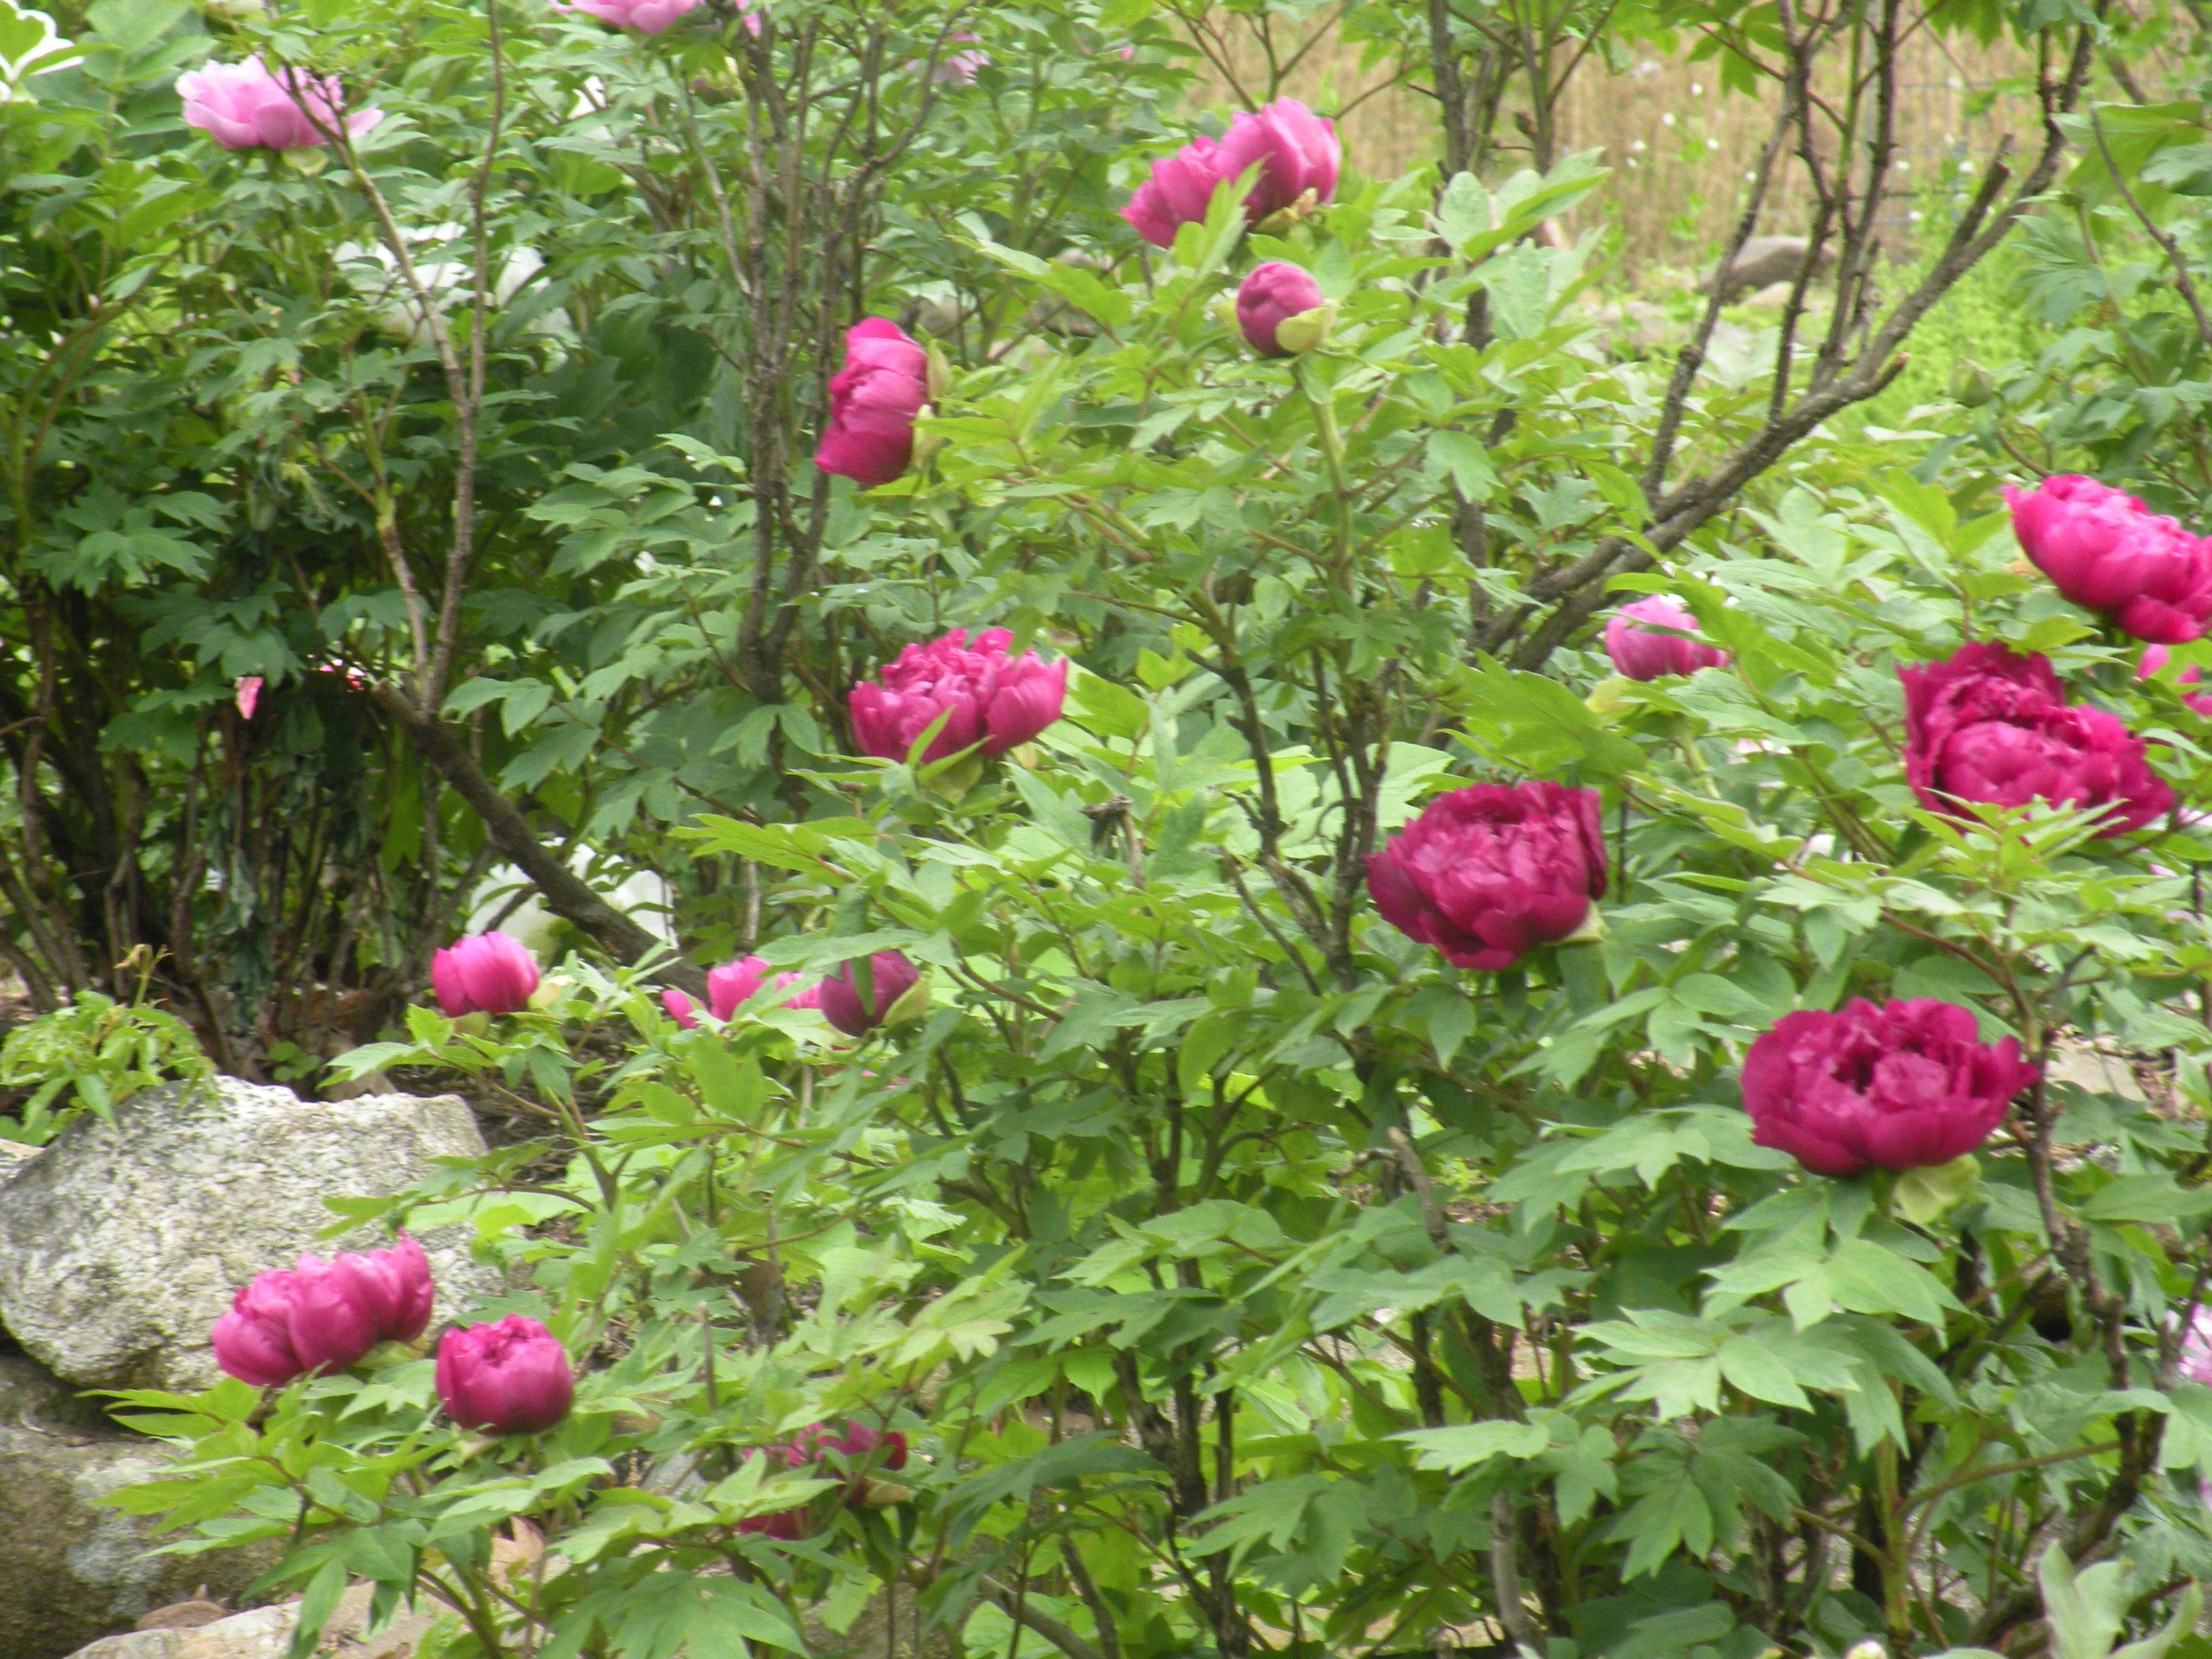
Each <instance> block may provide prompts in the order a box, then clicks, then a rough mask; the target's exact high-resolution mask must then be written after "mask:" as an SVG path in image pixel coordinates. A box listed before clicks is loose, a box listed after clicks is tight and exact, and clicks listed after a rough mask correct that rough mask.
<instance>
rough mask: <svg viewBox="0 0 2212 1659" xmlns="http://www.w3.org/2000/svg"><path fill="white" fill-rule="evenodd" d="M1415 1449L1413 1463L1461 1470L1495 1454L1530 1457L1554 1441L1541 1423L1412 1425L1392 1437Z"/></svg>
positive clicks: (1488, 1459)
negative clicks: (1442, 1426)
mask: <svg viewBox="0 0 2212 1659" xmlns="http://www.w3.org/2000/svg"><path fill="white" fill-rule="evenodd" d="M1391 1438H1392V1439H1394V1440H1402V1441H1404V1442H1406V1443H1407V1444H1408V1445H1410V1446H1412V1447H1413V1449H1414V1454H1415V1455H1414V1458H1413V1466H1414V1467H1415V1468H1423V1469H1442V1470H1443V1471H1444V1472H1445V1473H1446V1474H1459V1473H1460V1472H1461V1471H1462V1470H1465V1469H1471V1468H1474V1467H1475V1466H1476V1465H1477V1464H1479V1463H1486V1462H1489V1461H1490V1460H1491V1459H1492V1458H1493V1457H1513V1458H1528V1457H1534V1456H1535V1455H1536V1454H1537V1453H1539V1452H1541V1451H1542V1450H1543V1449H1544V1448H1545V1447H1546V1446H1547V1445H1548V1444H1550V1443H1551V1435H1550V1433H1549V1431H1547V1430H1546V1429H1545V1427H1544V1426H1543V1425H1542V1424H1541V1423H1502V1422H1492V1423H1462V1424H1456V1425H1454V1426H1452V1427H1450V1428H1447V1429H1408V1430H1407V1431H1405V1432H1403V1433H1401V1434H1395V1435H1393V1436H1392V1437H1391Z"/></svg>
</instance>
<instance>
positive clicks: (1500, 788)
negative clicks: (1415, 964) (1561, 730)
mask: <svg viewBox="0 0 2212 1659" xmlns="http://www.w3.org/2000/svg"><path fill="white" fill-rule="evenodd" d="M1367 887H1368V890H1369V891H1370V893H1372V894H1373V895H1374V897H1375V908H1376V909H1377V910H1379V911H1381V912H1382V914H1383V920H1384V921H1387V922H1389V924H1390V925H1391V926H1392V927H1395V928H1396V929H1397V930H1398V931H1399V932H1400V933H1404V934H1405V935H1407V937H1408V938H1409V939H1419V940H1420V941H1421V942H1422V943H1423V944H1424V945H1435V946H1436V947H1437V949H1438V950H1439V951H1443V954H1444V957H1445V958H1446V959H1447V960H1448V961H1450V962H1453V963H1457V964H1458V965H1459V966H1460V967H1462V968H1475V969H1483V970H1485V971H1488V972H1495V971H1497V970H1498V969H1504V968H1510V967H1511V966H1512V965H1513V964H1514V963H1516V962H1518V961H1519V960H1520V959H1521V958H1522V956H1523V955H1525V954H1526V953H1527V952H1528V951H1529V950H1530V949H1532V948H1533V947H1534V946H1535V945H1544V944H1549V943H1551V942H1553V941H1554V940H1558V939H1565V938H1566V937H1567V935H1568V934H1570V933H1573V932H1575V931H1576V930H1577V928H1579V927H1582V926H1583V923H1584V922H1585V921H1588V920H1589V914H1590V901H1591V900H1592V899H1596V898H1602V897H1603V896H1605V836H1604V832H1603V830H1602V829H1601V827H1600V825H1599V823H1598V794H1597V791H1596V790H1595V789H1570V788H1567V787H1564V786H1563V785H1560V784H1556V783H1523V784H1518V785H1515V786H1512V787H1507V786H1505V785H1503V784H1495V783H1478V784H1474V785H1472V786H1470V787H1468V788H1465V789H1455V790H1452V791H1451V792H1450V793H1448V794H1443V795H1439V796H1437V798H1436V799H1434V800H1432V801H1431V802H1430V803H1429V804H1428V805H1427V806H1426V807H1425V809H1423V811H1422V812H1421V815H1420V817H1417V818H1415V819H1414V820H1413V823H1409V824H1407V826H1406V827H1405V829H1401V831H1399V833H1398V834H1397V835H1396V836H1393V837H1392V838H1391V840H1390V842H1389V845H1388V846H1386V847H1384V848H1383V850H1382V851H1381V852H1379V853H1376V854H1371V855H1370V857H1369V859H1368V860H1367Z"/></svg>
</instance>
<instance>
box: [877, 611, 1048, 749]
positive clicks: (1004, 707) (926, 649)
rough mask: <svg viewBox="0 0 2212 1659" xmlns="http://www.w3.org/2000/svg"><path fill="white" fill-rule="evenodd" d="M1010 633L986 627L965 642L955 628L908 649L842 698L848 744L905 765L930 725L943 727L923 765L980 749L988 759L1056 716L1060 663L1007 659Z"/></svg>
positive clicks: (1032, 655)
mask: <svg viewBox="0 0 2212 1659" xmlns="http://www.w3.org/2000/svg"><path fill="white" fill-rule="evenodd" d="M1013 640H1014V636H1013V635H1012V633H1011V632H1010V631H1009V630H1007V629H1003V628H987V629H984V630H983V631H982V632H981V633H980V634H978V635H976V636H975V644H973V645H972V646H971V645H969V643H968V630H967V629H964V628H956V629H953V630H952V631H951V633H949V634H947V635H945V637H944V638H943V639H941V640H937V641H932V642H931V643H930V644H928V645H909V646H908V647H906V649H905V650H903V651H902V652H900V653H898V655H897V656H896V658H895V659H892V660H891V661H890V662H888V663H886V664H884V668H883V671H882V672H881V673H880V674H879V675H878V677H877V678H874V679H872V680H863V681H862V682H861V683H860V684H858V685H856V686H854V688H853V690H852V693H851V696H849V698H848V708H850V710H851V713H852V716H853V741H854V743H855V744H858V745H859V746H860V752H861V753H863V754H866V755H879V756H881V757H883V758H884V759H885V760H904V759H905V758H906V757H907V752H908V750H910V749H912V748H913V747H914V745H915V741H916V740H917V739H919V738H921V734H922V733H923V732H926V731H927V730H928V729H929V725H930V722H931V721H933V720H935V719H937V717H938V716H939V715H940V714H942V715H944V716H945V725H944V726H943V728H942V729H941V730H940V731H939V732H938V734H937V735H936V736H935V737H933V738H931V739H930V740H929V747H928V748H927V749H925V750H922V753H921V758H922V760H923V761H924V762H925V763H927V762H929V761H938V760H943V759H944V758H945V757H946V756H948V755H957V754H958V753H959V752H960V751H961V750H963V749H966V748H969V747H970V746H972V745H975V744H981V746H982V751H983V753H984V754H985V755H987V756H989V757H994V758H995V757H998V756H1000V755H1003V754H1005V753H1006V750H1009V749H1012V748H1013V747H1014V746H1015V745H1016V744H1024V743H1027V742H1028V741H1029V740H1030V738H1034V737H1035V736H1036V734H1037V733H1038V732H1042V731H1043V730H1044V729H1045V727H1046V726H1050V725H1051V724H1052V723H1053V722H1054V720H1058V719H1059V718H1060V708H1061V705H1062V703H1063V702H1065V701H1066V696H1067V659H1066V658H1064V657H1063V658H1062V659H1060V660H1059V661H1058V662H1054V663H1047V662H1046V661H1045V659H1043V658H1042V657H1041V656H1039V655H1038V654H1037V653H1036V652H1034V651H1030V652H1026V653H1024V654H1023V655H1021V656H1018V657H1013V656H1009V655H1008V654H1007V649H1006V648H1007V647H1009V646H1011V645H1012V643H1013Z"/></svg>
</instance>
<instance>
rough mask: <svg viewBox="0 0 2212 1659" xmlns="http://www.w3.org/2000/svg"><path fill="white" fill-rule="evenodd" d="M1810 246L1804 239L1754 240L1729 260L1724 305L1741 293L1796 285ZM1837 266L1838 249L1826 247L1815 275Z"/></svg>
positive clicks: (1816, 266) (1762, 238) (1723, 287)
mask: <svg viewBox="0 0 2212 1659" xmlns="http://www.w3.org/2000/svg"><path fill="white" fill-rule="evenodd" d="M1811 246H1812V244H1811V243H1810V242H1809V241H1808V240H1806V239H1805V238H1804V237H1802V236H1753V237H1752V238H1751V239H1750V240H1747V241H1746V242H1745V243H1744V245H1743V246H1741V247H1740V248H1738V249H1737V250H1736V254H1735V258H1733V259H1731V260H1729V267H1728V274H1727V276H1726V277H1725V278H1724V279H1723V282H1722V284H1721V300H1722V302H1723V304H1725V303H1727V302H1729V301H1733V300H1734V299H1735V297H1736V295H1739V294H1748V293H1751V292H1752V291H1753V290H1754V289H1762V288H1767V287H1770V286H1771V285H1772V284H1774V283H1796V280H1797V271H1798V268H1799V267H1800V266H1802V264H1804V263H1805V252H1806V250H1807V249H1808V248H1809V247H1811ZM1835 263H1836V255H1835V250H1834V249H1832V248H1830V247H1826V246H1823V247H1822V248H1821V250H1820V262H1819V264H1816V265H1815V266H1814V275H1815V276H1819V275H1820V274H1821V273H1822V272H1824V271H1826V270H1830V269H1831V268H1832V267H1833V266H1834V264H1835ZM1708 280H1711V279H1710V278H1708Z"/></svg>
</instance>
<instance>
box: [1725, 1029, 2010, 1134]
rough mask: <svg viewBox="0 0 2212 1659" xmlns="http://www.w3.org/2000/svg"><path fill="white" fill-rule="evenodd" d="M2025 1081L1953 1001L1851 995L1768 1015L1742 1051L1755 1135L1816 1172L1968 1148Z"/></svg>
mask: <svg viewBox="0 0 2212 1659" xmlns="http://www.w3.org/2000/svg"><path fill="white" fill-rule="evenodd" d="M2035 1078H2036V1068H2035V1067H2034V1066H2031V1065H2029V1064H2027V1062H2026V1061H2024V1060H2021V1055H2020V1042H2019V1040H2018V1039H2017V1038H2015V1037H2007V1038H2005V1039H2004V1040H2003V1041H2002V1042H1983V1041H1981V1037H1980V1033H1979V1030H1978V1027H1977V1026H1976V1024H1975V1022H1974V1016H1973V1013H1972V1011H1971V1010H1969V1009H1966V1008H1961V1007H1960V1006H1958V1005H1957V1004H1956V1003H1952V1002H1938V1001H1936V1000H1934V999H1933V998H1922V999H1920V1000H1916V1001H1911V1002H1892V1003H1888V1004H1886V1005H1885V1006H1881V1007H1879V1008H1878V1007H1876V1006H1875V1005H1874V1004H1873V1003H1871V1002H1869V1001H1867V1000H1865V999H1863V998H1860V999H1858V1000H1854V1001H1853V1002H1852V1003H1851V1004H1850V1006H1848V1007H1846V1008H1844V1009H1842V1010H1840V1011H1839V1012H1836V1013H1832V1014H1830V1013H1821V1012H1804V1013H1796V1014H1784V1016H1783V1017H1782V1018H1780V1019H1779V1020H1778V1021H1776V1022H1775V1026H1774V1029H1773V1030H1771V1031H1769V1032H1767V1033H1766V1035H1765V1036H1762V1037H1760V1038H1759V1041H1758V1042H1754V1043H1753V1044H1752V1045H1751V1049H1750V1052H1749V1053H1747V1054H1745V1055H1744V1059H1743V1107H1744V1109H1745V1110H1746V1111H1747V1112H1749V1113H1750V1114H1751V1120H1752V1122H1753V1125H1754V1126H1755V1127H1753V1133H1752V1139H1753V1140H1755V1141H1757V1142H1758V1143H1759V1145H1760V1146H1771V1147H1774V1148H1775V1149H1776V1150H1777V1151H1779V1152H1787V1153H1789V1154H1790V1157H1792V1158H1796V1160H1797V1161H1798V1162H1799V1163H1800V1164H1803V1165H1804V1166H1805V1167H1806V1168H1807V1169H1808V1170H1812V1171H1813V1172H1814V1174H1815V1175H1825V1176H1850V1175H1857V1173H1858V1172H1859V1171H1860V1170H1863V1169H1866V1168H1867V1167H1868V1166H1869V1165H1873V1166H1875V1167H1877V1168H1880V1169H1884V1170H1914V1169H1921V1168H1924V1167H1928V1166H1931V1165H1934V1164H1948V1163H1949V1162H1950V1161H1951V1160H1952V1159H1953V1158H1963V1157H1965V1156H1966V1154H1967V1153H1968V1152H1972V1151H1973V1150H1974V1148H1975V1147H1977V1146H1980V1145H1981V1144H1982V1142H1983V1141H1984V1140H1985V1139H1988V1138H1989V1133H1990V1130H1992V1129H1994V1128H1995V1127H1996V1126H1997V1120H1998V1119H2000V1118H2002V1116H2003V1115H2004V1113H2005V1108H2006V1107H2007V1106H2008V1105H2010V1104H2011V1103H2012V1101H2013V1098H2014V1097H2015V1096H2016V1095H2018V1094H2019V1093H2020V1092H2021V1091H2022V1090H2023V1089H2026V1088H2027V1087H2029V1086H2030V1085H2033V1083H2034V1081H2035Z"/></svg>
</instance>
